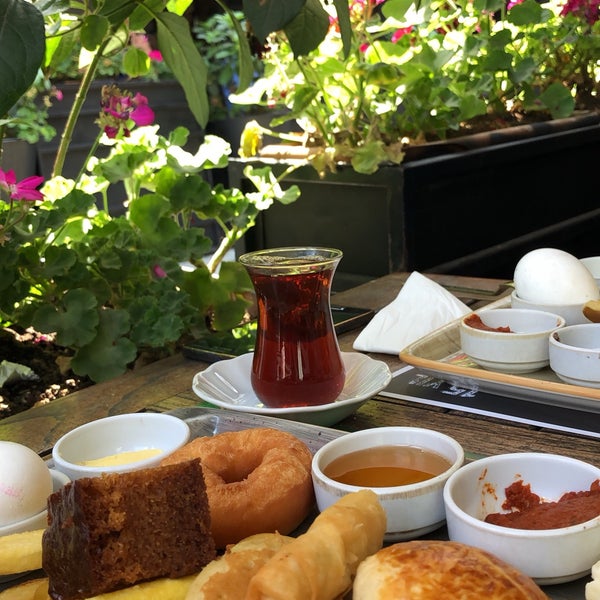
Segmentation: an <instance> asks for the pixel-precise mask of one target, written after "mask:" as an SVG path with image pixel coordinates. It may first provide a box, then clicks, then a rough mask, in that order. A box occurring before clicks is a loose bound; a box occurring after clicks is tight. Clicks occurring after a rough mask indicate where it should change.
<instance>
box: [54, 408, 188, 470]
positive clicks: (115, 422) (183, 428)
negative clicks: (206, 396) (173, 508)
mask: <svg viewBox="0 0 600 600" xmlns="http://www.w3.org/2000/svg"><path fill="white" fill-rule="evenodd" d="M189 438H190V428H189V426H188V424H187V423H186V422H185V421H183V420H182V419H179V418H177V417H174V416H172V415H167V414H162V413H132V414H124V415H115V416H112V417H106V418H104V419H98V420H97V421H92V422H90V423H86V424H85V425H81V426H80V427H77V428H76V429H73V430H72V431H70V432H69V433H67V434H65V435H64V436H63V437H61V438H60V439H59V440H58V442H57V443H56V445H55V446H54V448H53V449H52V458H53V459H54V465H55V467H56V468H57V469H58V470H59V471H62V472H63V473H65V474H66V475H68V476H69V477H70V478H71V479H80V478H81V477H95V476H98V475H101V474H102V473H124V472H126V471H134V470H136V469H145V468H147V467H153V466H156V465H158V464H159V463H160V461H161V460H162V459H163V458H165V456H167V455H168V454H171V453H172V452H174V451H175V450H177V449H178V448H180V447H181V446H183V445H184V444H185V443H186V442H187V441H188V440H189ZM151 449H158V450H160V453H158V454H156V455H154V456H151V457H148V458H143V459H141V460H135V459H134V460H132V461H131V462H127V463H125V464H121V465H113V466H87V465H82V464H81V463H82V462H84V461H89V460H96V459H102V458H104V457H107V456H113V455H118V454H124V453H129V452H138V451H143V450H151Z"/></svg>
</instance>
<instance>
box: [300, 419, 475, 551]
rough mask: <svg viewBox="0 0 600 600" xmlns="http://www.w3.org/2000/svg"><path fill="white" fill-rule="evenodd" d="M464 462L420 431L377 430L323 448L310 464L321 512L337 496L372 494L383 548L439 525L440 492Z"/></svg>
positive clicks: (449, 441) (445, 441) (454, 448)
mask: <svg viewBox="0 0 600 600" xmlns="http://www.w3.org/2000/svg"><path fill="white" fill-rule="evenodd" d="M463 461H464V452H463V449H462V447H461V445H460V444H459V443H458V442H457V441H456V440H454V439H453V438H451V437H449V436H447V435H445V434H443V433H439V432H437V431H433V430H430V429H423V428H419V427H378V428H374V429H365V430H362V431H356V432H353V433H348V434H345V435H342V436H341V437H338V438H336V439H334V440H332V441H330V442H328V443H327V444H325V445H324V446H322V447H321V448H320V449H319V450H318V451H317V452H316V453H315V455H314V457H313V461H312V478H313V486H314V489H315V496H316V501H317V506H318V509H319V510H320V511H323V510H324V509H325V508H327V507H328V506H330V505H331V504H333V503H334V502H336V501H337V500H338V499H339V498H341V497H342V496H345V495H346V494H349V493H351V492H355V491H357V490H360V489H364V488H369V489H372V490H373V491H374V492H375V493H376V494H377V496H378V498H379V501H380V502H381V504H382V506H383V508H384V510H385V512H386V517H387V527H386V533H385V540H386V541H387V542H392V541H401V540H410V539H413V538H416V537H419V536H421V535H424V534H425V533H428V532H430V531H434V530H435V529H438V528H440V527H441V526H442V525H443V524H444V518H445V514H444V503H443V498H442V489H443V487H444V484H445V482H446V481H447V480H448V478H449V477H450V475H451V474H452V473H454V472H455V471H456V470H457V469H458V468H459V467H460V466H461V465H462V464H463Z"/></svg>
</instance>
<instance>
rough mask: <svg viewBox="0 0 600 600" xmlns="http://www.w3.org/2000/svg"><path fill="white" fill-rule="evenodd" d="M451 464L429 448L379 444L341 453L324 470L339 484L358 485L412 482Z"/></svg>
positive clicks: (444, 468)
mask: <svg viewBox="0 0 600 600" xmlns="http://www.w3.org/2000/svg"><path fill="white" fill-rule="evenodd" d="M451 466H452V463H451V462H450V461H449V460H448V459H447V458H445V457H444V456H442V455H441V454H437V453H436V452H433V451H431V450H426V449H424V448H418V447H416V446H378V447H374V448H366V449H363V450H357V451H356V452H350V453H348V454H344V455H342V456H340V457H338V458H336V459H334V460H333V461H332V462H330V463H329V464H328V465H327V466H326V467H325V468H324V469H323V473H324V474H325V475H326V476H327V477H329V478H330V479H333V480H335V481H337V482H339V483H344V484H347V485H355V486H358V487H368V488H377V487H395V486H399V485H411V484H413V483H419V482H421V481H426V480H428V479H432V478H433V477H437V476H438V475H441V474H442V473H443V472H444V471H447V470H448V469H449V468H450V467H451Z"/></svg>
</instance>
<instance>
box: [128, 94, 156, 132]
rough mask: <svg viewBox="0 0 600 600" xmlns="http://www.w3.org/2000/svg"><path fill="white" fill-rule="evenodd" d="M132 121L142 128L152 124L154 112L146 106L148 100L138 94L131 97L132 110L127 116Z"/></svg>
mask: <svg viewBox="0 0 600 600" xmlns="http://www.w3.org/2000/svg"><path fill="white" fill-rule="evenodd" d="M129 116H130V118H131V119H132V121H133V122H134V123H135V124H136V125H138V126H140V127H142V126H143V125H151V124H152V123H153V122H154V111H153V110H152V109H151V108H150V107H149V106H148V98H146V96H142V94H140V93H139V92H138V93H137V94H136V95H135V96H134V97H133V110H132V111H131V113H130V114H129Z"/></svg>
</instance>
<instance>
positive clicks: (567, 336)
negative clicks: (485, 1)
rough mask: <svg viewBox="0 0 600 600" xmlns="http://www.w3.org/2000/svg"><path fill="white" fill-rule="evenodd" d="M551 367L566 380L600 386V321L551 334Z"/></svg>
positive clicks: (578, 383)
mask: <svg viewBox="0 0 600 600" xmlns="http://www.w3.org/2000/svg"><path fill="white" fill-rule="evenodd" d="M550 368H551V369H552V370H553V371H554V372H555V373H556V374H557V375H558V376H559V377H560V378H561V379H562V380H563V381H565V382H567V383H571V384H573V385H582V386H585V387H592V388H600V323H588V324H584V325H571V326H570V327H564V328H563V329H561V330H560V331H555V332H554V333H553V334H552V335H551V336H550Z"/></svg>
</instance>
